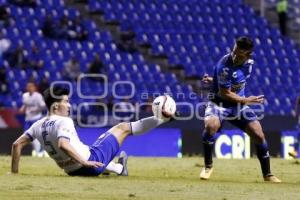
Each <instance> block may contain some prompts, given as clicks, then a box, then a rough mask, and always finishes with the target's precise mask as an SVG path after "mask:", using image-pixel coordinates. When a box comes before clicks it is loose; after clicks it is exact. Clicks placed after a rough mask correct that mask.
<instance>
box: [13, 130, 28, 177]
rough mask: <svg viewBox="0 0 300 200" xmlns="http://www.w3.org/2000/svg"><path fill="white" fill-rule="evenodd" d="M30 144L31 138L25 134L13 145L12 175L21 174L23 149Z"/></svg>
mask: <svg viewBox="0 0 300 200" xmlns="http://www.w3.org/2000/svg"><path fill="white" fill-rule="evenodd" d="M30 142H31V141H30V139H29V137H28V136H27V135H26V134H23V135H21V136H20V137H19V138H18V139H17V140H16V141H15V142H14V143H13V145H12V148H11V173H14V174H17V173H18V172H19V161H20V157H21V152H22V149H23V147H24V146H26V145H27V144H29V143H30Z"/></svg>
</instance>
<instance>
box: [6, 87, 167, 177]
mask: <svg viewBox="0 0 300 200" xmlns="http://www.w3.org/2000/svg"><path fill="white" fill-rule="evenodd" d="M68 94H69V91H68V90H66V89H62V88H59V87H52V88H49V89H48V90H46V91H45V92H44V99H45V102H46V105H47V108H48V111H49V113H48V115H47V116H46V117H44V118H42V119H40V120H39V121H37V122H35V123H34V124H33V125H32V126H31V127H30V128H29V129H28V130H26V131H25V133H24V134H23V135H21V136H20V137H19V138H18V139H17V140H16V141H15V142H14V143H13V145H12V153H11V155H12V162H11V172H12V173H18V172H19V160H20V156H21V150H22V148H23V147H24V146H26V145H27V144H29V143H30V141H32V140H34V139H38V140H39V141H40V142H41V144H42V146H43V147H44V148H45V150H46V151H47V152H48V154H49V156H50V157H51V158H52V159H54V160H55V162H56V163H57V165H58V166H59V167H60V168H62V169H64V171H65V172H66V173H67V174H69V175H71V176H98V175H99V174H101V173H102V172H103V171H104V170H105V169H106V170H110V171H112V172H116V173H118V174H122V173H124V170H125V171H126V170H127V168H126V161H127V159H122V158H124V157H122V155H121V156H120V157H121V159H119V160H120V163H113V162H111V160H112V159H113V158H114V157H115V156H116V154H117V153H118V151H119V147H120V146H121V145H122V143H123V141H124V139H125V138H126V137H127V136H128V135H139V134H142V133H144V132H147V131H148V130H150V129H152V128H155V127H157V126H159V125H160V124H162V123H164V122H167V121H169V119H170V118H168V119H165V120H163V119H159V118H157V117H155V116H152V117H148V118H144V119H141V120H138V121H135V122H129V123H127V122H122V123H119V124H117V125H116V126H114V127H112V128H111V129H109V130H108V131H107V132H106V133H105V134H103V135H101V136H100V137H99V138H98V139H97V140H96V141H95V143H94V144H93V145H92V146H87V145H85V144H83V143H82V142H81V141H80V139H79V137H78V135H77V132H76V130H75V127H74V123H73V121H72V119H71V118H70V117H69V114H70V108H71V105H70V103H69V97H68ZM165 114H166V113H165ZM122 160H123V161H122ZM124 160H125V161H124ZM126 173H127V172H126ZM126 173H125V175H126Z"/></svg>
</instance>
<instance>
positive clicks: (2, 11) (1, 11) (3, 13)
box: [0, 5, 10, 27]
mask: <svg viewBox="0 0 300 200" xmlns="http://www.w3.org/2000/svg"><path fill="white" fill-rule="evenodd" d="M9 18H10V11H9V9H8V8H7V6H5V5H1V6H0V24H1V25H3V26H6V27H7V26H9V24H10V19H9Z"/></svg>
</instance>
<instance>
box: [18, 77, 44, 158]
mask: <svg viewBox="0 0 300 200" xmlns="http://www.w3.org/2000/svg"><path fill="white" fill-rule="evenodd" d="M26 90H27V91H26V92H25V93H24V94H23V97H22V102H23V105H22V107H21V108H20V110H19V111H20V113H25V124H24V130H27V129H29V128H30V127H31V125H32V124H33V123H34V122H36V121H37V120H39V119H41V118H42V112H43V111H44V110H46V104H45V102H44V100H43V97H42V95H41V94H40V93H39V92H37V88H36V85H35V83H34V82H28V83H27V85H26ZM32 148H33V150H32V156H34V157H35V156H38V157H42V156H46V154H45V152H44V150H43V149H41V144H40V143H39V141H38V140H34V141H32Z"/></svg>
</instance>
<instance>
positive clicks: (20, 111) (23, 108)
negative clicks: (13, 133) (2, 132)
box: [19, 105, 26, 114]
mask: <svg viewBox="0 0 300 200" xmlns="http://www.w3.org/2000/svg"><path fill="white" fill-rule="evenodd" d="M25 110H26V106H25V105H22V106H21V108H20V109H19V113H21V114H24V113H25Z"/></svg>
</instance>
